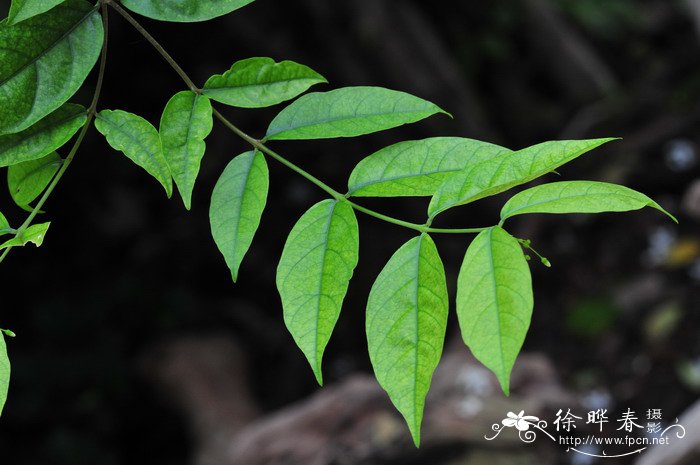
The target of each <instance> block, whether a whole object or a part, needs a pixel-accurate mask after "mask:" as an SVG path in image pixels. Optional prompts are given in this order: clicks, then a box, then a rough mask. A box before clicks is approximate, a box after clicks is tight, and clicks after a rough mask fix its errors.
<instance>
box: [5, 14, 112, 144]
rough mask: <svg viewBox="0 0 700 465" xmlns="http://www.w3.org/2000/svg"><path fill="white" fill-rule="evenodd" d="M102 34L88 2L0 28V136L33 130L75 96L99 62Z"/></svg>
mask: <svg viewBox="0 0 700 465" xmlns="http://www.w3.org/2000/svg"><path fill="white" fill-rule="evenodd" d="M103 34H104V31H103V28H102V19H101V18H100V14H99V13H98V11H97V7H95V6H93V5H91V4H90V3H88V2H86V1H84V0H67V1H65V2H64V3H62V4H60V5H59V6H57V7H55V8H54V9H52V10H51V11H48V12H46V13H43V14H41V15H38V16H34V17H32V18H29V19H27V20H26V21H22V22H21V23H19V24H16V25H13V26H10V25H7V24H0V134H10V133H15V132H19V131H22V130H23V129H26V128H28V127H30V126H32V125H33V124H34V123H36V122H37V121H39V120H40V119H42V118H43V117H45V116H46V115H48V114H49V113H51V112H53V111H54V110H56V109H57V108H58V107H60V106H61V105H62V104H64V103H65V102H66V101H67V100H68V99H69V98H70V97H71V96H72V95H73V94H75V92H76V91H77V90H78V88H79V87H80V86H81V85H82V84H83V82H84V81H85V78H86V77H87V75H88V73H89V72H90V70H91V69H92V67H93V66H94V65H95V63H96V62H97V58H98V57H99V54H100V50H101V48H102V39H103ZM44 155H45V154H44Z"/></svg>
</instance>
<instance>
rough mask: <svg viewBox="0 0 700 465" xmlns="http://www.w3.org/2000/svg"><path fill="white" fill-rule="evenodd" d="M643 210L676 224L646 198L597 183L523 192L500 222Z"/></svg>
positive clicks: (554, 185)
mask: <svg viewBox="0 0 700 465" xmlns="http://www.w3.org/2000/svg"><path fill="white" fill-rule="evenodd" d="M644 207H652V208H655V209H657V210H659V211H661V212H663V213H665V214H667V215H668V216H670V217H671V219H673V221H676V219H675V218H674V217H673V215H671V214H670V213H668V212H667V211H666V210H664V209H663V208H661V206H660V205H659V204H658V203H656V202H654V201H653V200H651V199H650V198H649V197H647V196H646V195H644V194H641V193H639V192H637V191H634V190H632V189H630V188H628V187H625V186H619V185H617V184H609V183H606V182H594V181H563V182H553V183H550V184H543V185H541V186H535V187H533V188H531V189H527V190H524V191H523V192H520V193H518V194H516V195H514V196H513V197H512V198H511V199H510V200H509V201H508V202H507V203H506V204H505V205H504V206H503V209H502V210H501V220H503V221H505V220H507V219H508V218H510V217H512V216H515V215H523V214H525V213H602V212H625V211H630V210H639V209H641V208H644ZM676 222H677V221H676Z"/></svg>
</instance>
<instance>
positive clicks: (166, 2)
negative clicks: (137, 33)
mask: <svg viewBox="0 0 700 465" xmlns="http://www.w3.org/2000/svg"><path fill="white" fill-rule="evenodd" d="M253 1H254V0H122V5H124V6H125V7H127V8H128V9H130V10H131V11H133V12H135V13H138V14H140V15H143V16H147V17H149V18H153V19H158V20H161V21H173V22H178V23H191V22H197V21H206V20H208V19H212V18H216V17H218V16H223V15H225V14H227V13H231V12H232V11H234V10H237V9H239V8H242V7H244V6H246V5H248V4H249V3H252V2H253Z"/></svg>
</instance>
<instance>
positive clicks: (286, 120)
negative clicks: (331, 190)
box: [265, 87, 445, 140]
mask: <svg viewBox="0 0 700 465" xmlns="http://www.w3.org/2000/svg"><path fill="white" fill-rule="evenodd" d="M436 113H445V112H444V111H443V110H441V109H440V108H439V107H438V106H437V105H435V104H433V103H430V102H428V101H426V100H423V99H420V98H418V97H414V96H413V95H410V94H406V93H404V92H398V91H395V90H389V89H384V88H381V87H344V88H342V89H336V90H332V91H330V92H315V93H311V94H307V95H304V96H302V97H300V98H299V99H298V100H296V101H294V102H293V103H292V104H291V105H289V106H288V107H287V108H285V109H284V110H282V111H281V112H280V114H279V115H277V117H276V118H275V119H274V120H273V121H272V123H270V127H269V128H268V130H267V136H266V137H265V139H268V140H292V139H330V138H335V137H354V136H360V135H363V134H370V133H373V132H377V131H383V130H385V129H391V128H395V127H397V126H401V125H403V124H408V123H414V122H416V121H420V120H422V119H425V118H427V117H429V116H431V115H434V114H436Z"/></svg>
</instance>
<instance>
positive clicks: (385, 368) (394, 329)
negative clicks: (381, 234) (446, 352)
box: [366, 234, 449, 445]
mask: <svg viewBox="0 0 700 465" xmlns="http://www.w3.org/2000/svg"><path fill="white" fill-rule="evenodd" d="M448 307H449V303H448V296H447V284H446V281H445V269H444V268H443V265H442V260H440V256H439V255H438V251H437V248H436V247H435V243H434V242H433V240H432V239H431V238H430V236H428V235H426V234H424V235H421V236H419V237H415V238H413V239H411V240H410V241H408V242H407V243H406V244H404V245H403V246H402V247H401V248H400V249H399V250H398V251H397V252H396V253H395V254H394V255H393V256H392V257H391V259H390V260H389V262H388V263H387V264H386V266H385V267H384V269H383V270H382V271H381V273H380V274H379V276H378V277H377V280H376V281H375V283H374V285H373V286H372V291H371V292H370V294H369V300H368V302H367V323H366V326H367V328H366V329H367V343H368V347H369V356H370V359H371V361H372V366H373V367H374V373H375V375H376V377H377V380H378V381H379V384H381V386H382V387H383V388H384V389H385V390H386V391H387V393H388V394H389V397H390V398H391V401H392V402H393V403H394V405H395V406H396V408H397V409H398V410H399V412H401V414H402V415H403V416H404V418H405V419H406V422H407V423H408V427H409V429H410V430H411V434H412V435H413V440H414V442H415V443H416V445H418V444H419V443H420V426H421V422H422V420H423V408H424V407H425V397H426V395H427V393H428V390H429V389H430V383H431V380H432V377H433V372H434V371H435V368H436V367H437V365H438V362H439V361H440V356H441V355H442V347H443V343H444V339H445V331H446V328H447V313H448Z"/></svg>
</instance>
